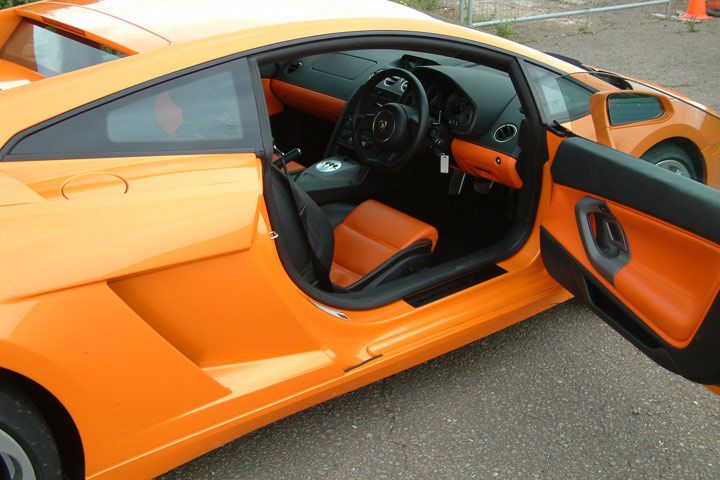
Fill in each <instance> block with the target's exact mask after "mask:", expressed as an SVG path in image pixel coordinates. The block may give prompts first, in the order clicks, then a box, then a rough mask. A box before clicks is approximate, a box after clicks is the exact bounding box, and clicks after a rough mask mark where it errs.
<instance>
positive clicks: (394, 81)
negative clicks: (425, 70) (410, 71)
mask: <svg viewBox="0 0 720 480" xmlns="http://www.w3.org/2000/svg"><path fill="white" fill-rule="evenodd" d="M400 80H402V77H398V76H397V75H393V76H392V77H388V78H386V79H385V81H384V82H383V83H384V84H385V86H386V87H394V86H395V85H397V83H398V82H399V81H400Z"/></svg>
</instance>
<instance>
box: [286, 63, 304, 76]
mask: <svg viewBox="0 0 720 480" xmlns="http://www.w3.org/2000/svg"><path fill="white" fill-rule="evenodd" d="M300 67H302V62H301V61H300V60H295V61H294V62H290V65H288V66H287V68H286V69H285V73H287V74H288V75H290V74H291V73H295V72H297V71H298V70H300Z"/></svg>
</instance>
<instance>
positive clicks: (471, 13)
mask: <svg viewBox="0 0 720 480" xmlns="http://www.w3.org/2000/svg"><path fill="white" fill-rule="evenodd" d="M404 3H409V4H412V3H418V4H426V6H431V5H432V7H433V8H432V10H435V11H436V13H439V14H440V15H443V16H446V17H448V18H453V19H454V20H458V21H460V23H464V24H466V25H471V26H473V27H485V26H490V25H498V24H501V23H517V22H527V21H532V20H548V19H553V18H562V17H571V16H576V15H590V14H593V13H604V12H613V11H618V10H627V9H630V8H642V7H655V8H656V9H660V10H661V11H662V13H664V14H666V15H669V14H670V9H671V7H672V3H673V0H424V1H419V2H404Z"/></svg>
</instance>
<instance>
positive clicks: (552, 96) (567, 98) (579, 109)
mask: <svg viewBox="0 0 720 480" xmlns="http://www.w3.org/2000/svg"><path fill="white" fill-rule="evenodd" d="M528 68H529V72H530V75H531V77H533V78H531V80H532V81H533V82H534V83H535V84H536V85H537V86H538V87H539V90H540V91H539V94H540V103H541V104H542V107H543V110H545V113H546V115H547V117H548V119H549V120H550V121H552V120H556V121H558V122H566V121H568V120H574V119H577V118H580V117H583V116H585V115H587V114H588V113H590V108H589V106H590V97H591V96H592V94H593V93H595V91H594V90H593V89H592V88H590V87H589V86H587V85H584V84H582V83H580V82H578V81H576V80H575V79H574V78H572V77H570V76H567V75H566V76H562V75H558V74H557V73H554V72H551V71H550V70H547V69H545V68H542V67H538V66H536V65H528Z"/></svg>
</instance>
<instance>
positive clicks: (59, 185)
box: [0, 0, 718, 479]
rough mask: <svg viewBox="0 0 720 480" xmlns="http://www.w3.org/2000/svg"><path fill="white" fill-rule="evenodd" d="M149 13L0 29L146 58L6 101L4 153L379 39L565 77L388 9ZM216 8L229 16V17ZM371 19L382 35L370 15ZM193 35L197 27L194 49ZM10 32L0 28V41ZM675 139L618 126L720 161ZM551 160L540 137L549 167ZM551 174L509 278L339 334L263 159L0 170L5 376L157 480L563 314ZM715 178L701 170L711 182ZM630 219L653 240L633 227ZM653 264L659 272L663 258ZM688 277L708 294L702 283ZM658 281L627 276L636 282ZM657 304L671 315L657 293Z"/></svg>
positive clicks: (680, 325) (686, 333) (49, 83)
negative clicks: (342, 38)
mask: <svg viewBox="0 0 720 480" xmlns="http://www.w3.org/2000/svg"><path fill="white" fill-rule="evenodd" d="M147 3H148V2H142V6H143V8H139V7H138V5H140V4H141V2H136V1H134V0H133V1H131V0H123V1H120V0H105V1H97V0H92V1H90V0H76V1H70V2H63V4H60V3H53V4H50V3H43V4H38V5H31V6H28V7H19V8H17V9H11V10H8V11H3V12H0V19H2V18H6V17H7V16H12V15H15V16H16V17H17V12H20V14H25V15H28V16H31V17H32V16H33V15H35V17H33V18H36V19H38V20H42V16H40V15H41V14H42V15H45V16H48V17H49V18H52V19H55V20H57V21H61V22H64V23H66V24H67V25H69V26H71V27H74V28H80V29H84V28H86V29H87V31H88V32H90V33H92V35H94V38H95V39H97V40H98V41H103V42H105V44H108V45H109V46H110V44H113V45H117V46H118V48H119V47H122V50H123V51H126V52H128V53H132V52H141V54H139V55H129V56H127V57H125V58H122V59H118V60H113V61H112V62H108V63H106V64H102V65H96V66H93V67H90V68H87V69H84V70H80V71H75V72H71V73H67V74H63V75H59V76H56V77H52V78H47V79H42V80H41V81H32V82H30V83H26V84H24V85H22V86H17V87H15V88H12V89H9V90H6V91H3V92H2V93H0V118H5V119H7V118H12V121H11V122H10V121H3V122H0V144H2V145H6V148H5V150H7V146H8V145H11V144H12V141H13V139H14V138H15V137H16V136H17V135H18V134H19V133H21V132H24V131H26V130H27V129H31V128H35V127H36V126H38V125H39V124H42V123H43V122H46V121H48V120H52V119H54V118H55V117H57V116H59V115H63V114H65V113H66V112H71V111H73V110H75V109H78V108H82V107H83V106H85V105H88V104H91V103H92V102H95V101H97V100H99V99H103V98H107V97H110V96H112V95H117V94H118V92H124V91H126V90H127V89H132V88H135V87H137V86H144V85H151V84H153V83H154V82H157V81H158V79H163V78H164V77H165V76H167V75H173V74H176V72H181V71H183V70H184V69H189V68H193V67H196V66H198V65H202V64H205V63H208V62H213V61H216V60H217V59H223V58H226V57H229V56H232V55H237V54H238V53H241V52H246V51H252V50H253V49H258V48H267V47H268V46H273V45H281V44H284V43H288V42H296V41H298V39H308V38H313V39H319V38H329V37H337V36H338V35H339V34H341V33H350V34H353V35H367V36H372V35H377V33H378V32H386V33H387V32H390V34H392V35H413V36H424V37H433V36H435V37H443V38H456V39H457V41H460V42H476V43H477V44H482V45H485V46H486V47H487V48H490V49H498V50H502V51H506V52H511V53H512V54H513V55H517V56H520V57H522V58H525V59H529V60H530V61H533V62H537V63H540V64H543V65H547V66H548V67H550V68H552V69H555V70H556V71H558V72H561V73H562V72H565V73H571V72H574V71H575V70H576V67H575V66H573V65H570V64H567V63H565V62H563V61H561V60H558V59H556V58H554V57H551V56H548V55H545V54H542V53H540V52H537V51H535V50H532V49H530V48H527V47H523V46H519V45H517V44H515V43H512V42H510V41H507V40H504V39H500V38H497V37H494V36H491V35H487V34H484V33H480V32H477V31H474V30H471V29H468V28H465V27H461V26H455V25H450V24H447V23H443V22H440V21H437V20H434V19H430V18H429V17H426V16H424V15H421V14H415V13H410V11H409V10H407V9H404V8H402V7H399V6H397V5H394V4H393V6H389V5H391V4H387V5H388V6H387V9H388V10H387V11H385V10H373V9H374V8H375V6H376V5H377V4H376V2H372V3H370V2H368V4H362V3H359V2H354V3H353V4H352V5H353V7H352V8H348V6H349V5H351V4H350V3H349V2H337V6H335V5H333V7H332V8H330V9H328V10H327V12H326V13H327V15H326V18H323V19H318V18H320V17H318V16H317V14H316V13H317V8H311V7H310V6H309V5H306V4H305V3H303V4H302V6H300V4H297V2H289V1H283V2H276V3H277V5H278V6H279V7H282V8H278V9H275V8H268V6H267V5H266V3H267V2H244V3H243V4H242V6H241V7H238V6H237V5H238V3H239V2H223V1H220V0H218V1H213V2H207V3H205V2H204V3H203V8H205V7H207V8H208V10H207V11H202V9H198V8H196V6H197V2H179V1H176V2H170V1H169V0H163V1H162V2H160V1H158V2H153V3H152V5H150V4H147ZM146 4H147V5H146ZM315 4H316V2H312V5H315ZM230 5H232V6H233V8H230V7H229V6H230ZM383 5H385V4H384V3H383ZM174 6H182V8H181V9H179V10H178V15H177V17H173V16H172V15H165V13H166V12H167V11H168V10H170V9H171V7H174ZM323 6H326V4H325V3H323ZM146 7H147V8H146ZM213 8H215V9H220V8H227V9H228V10H227V11H229V12H230V13H231V14H229V15H227V16H225V17H222V18H219V16H218V13H217V10H213ZM285 8H287V10H285ZM305 10H307V11H305ZM225 11H226V10H223V12H225ZM32 12H34V13H32ZM98 15H100V16H98ZM381 15H382V16H385V17H386V18H373V17H375V16H381ZM106 17H108V18H109V17H112V18H116V19H117V22H115V21H107V22H106V21H105V18H106ZM18 18H19V17H18ZM101 18H102V19H103V20H100V19H101ZM289 19H292V21H290V20H289ZM16 20H17V19H16ZM205 20H208V21H205ZM210 20H212V21H210ZM83 22H85V23H83ZM118 22H119V23H118ZM188 22H194V23H193V24H202V25H203V27H202V28H198V29H196V30H192V29H189V27H188ZM2 25H3V27H2V28H5V27H4V26H5V25H6V24H5V23H2ZM10 30H11V29H4V30H3V29H0V38H5V37H6V36H7V35H8V34H9V33H10ZM140 32H143V33H140ZM114 34H118V36H117V37H114V36H113V35H114ZM211 34H212V35H211ZM88 38H90V37H88ZM163 39H167V40H163ZM191 40H192V41H191ZM168 43H170V45H167V44H168ZM3 75H6V76H7V81H23V82H24V81H27V80H40V79H38V78H30V77H32V75H31V74H28V72H24V71H21V70H18V69H16V67H15V66H8V65H6V66H4V67H3V66H2V64H0V79H5V78H6V77H5V76H3ZM275 83H276V82H273V81H269V80H268V81H265V82H263V87H264V90H265V92H266V93H267V92H270V93H273V94H274V95H273V96H272V97H270V96H268V97H269V98H268V99H267V100H268V111H269V113H271V114H272V113H273V112H279V111H280V110H282V109H283V108H284V107H285V104H288V105H292V102H293V101H294V102H295V105H293V106H295V107H299V108H303V107H302V105H305V107H304V108H305V109H307V110H310V111H311V112H312V113H314V114H315V115H317V116H319V117H325V118H330V119H334V118H336V116H337V115H339V113H340V111H341V110H342V108H343V107H344V99H337V98H334V97H333V98H330V99H328V98H326V97H324V96H322V95H323V94H322V92H313V91H307V92H302V93H298V92H299V91H298V90H297V89H293V88H292V87H290V88H288V87H280V88H279V89H278V88H277V85H275ZM289 91H291V93H288V92H289ZM290 98H292V99H294V100H292V99H290ZM289 99H290V100H289ZM588 122H589V123H588ZM669 125H670V127H668V128H666V129H665V130H662V129H660V128H658V126H657V125H645V126H638V127H633V128H634V130H633V128H627V129H622V130H621V129H614V130H613V134H612V135H613V137H612V141H613V142H614V143H615V145H616V146H617V147H618V148H620V147H621V148H624V149H627V150H628V151H629V152H630V153H633V154H635V155H638V154H641V153H642V152H641V150H642V149H643V148H645V147H646V142H645V141H644V139H643V138H642V137H644V136H652V135H655V133H654V132H656V131H662V132H664V133H662V134H658V135H655V136H654V137H653V138H656V139H658V141H659V140H660V139H662V138H669V137H666V135H673V136H674V135H678V134H680V133H682V134H683V135H684V134H685V133H684V132H685V131H688V132H689V133H687V135H691V137H690V138H693V139H696V140H697V142H698V145H699V146H700V147H701V149H702V151H703V154H704V155H706V158H714V159H715V161H717V160H718V148H717V145H716V144H713V143H712V139H713V138H715V139H717V136H715V137H713V135H716V133H713V132H716V130H708V128H711V129H713V128H716V127H715V126H710V127H708V126H707V125H706V123H705V121H704V120H702V119H700V117H699V116H694V114H691V113H686V112H685V110H684V109H683V106H682V105H679V104H678V105H677V106H676V107H675V113H674V115H673V118H672V121H671V122H670V123H669ZM571 128H576V129H579V131H582V132H584V133H585V134H587V135H588V136H589V137H592V136H593V135H594V132H595V130H594V126H593V124H592V118H590V117H589V116H588V117H585V118H583V119H579V120H576V121H574V122H573V123H572V125H571ZM679 132H680V133H679ZM708 132H709V133H708ZM692 135H694V136H692ZM562 141H563V137H562V136H561V135H559V134H556V133H552V132H549V133H548V137H547V143H548V150H549V151H548V154H549V158H551V159H552V158H553V157H554V156H555V152H556V151H557V149H558V146H559V145H560V144H561V142H562ZM638 152H640V153H638ZM551 165H552V162H548V163H546V164H545V165H543V167H542V168H543V179H542V187H541V193H540V197H539V199H538V207H537V215H536V218H535V220H534V225H533V228H532V231H531V234H530V236H529V238H528V239H527V240H526V242H525V243H524V245H523V246H522V247H521V248H520V249H519V250H518V251H517V252H516V253H515V254H514V255H512V256H511V257H510V258H508V259H506V260H504V261H502V262H500V264H499V266H500V267H502V268H503V269H505V270H506V271H507V273H506V274H504V275H501V276H499V277H496V278H494V279H492V280H489V281H487V282H484V283H481V284H478V285H475V286H473V287H470V288H467V289H465V290H463V291H461V292H458V293H455V294H453V295H450V296H447V297H445V298H442V299H440V300H437V301H435V302H432V303H430V304H427V305H424V306H422V307H419V308H413V307H411V306H410V305H409V304H408V303H406V302H404V301H402V300H399V301H395V302H393V303H390V304H388V305H385V306H383V307H380V308H376V309H371V310H358V311H343V312H341V313H343V314H344V316H345V317H346V318H345V319H343V318H339V317H338V316H336V315H333V314H332V312H333V311H334V309H333V308H331V307H328V306H325V305H321V304H318V303H317V302H316V301H315V300H314V299H312V298H310V297H309V296H308V295H307V294H305V293H304V292H303V291H302V290H301V289H300V288H299V287H298V286H297V285H296V284H295V283H294V282H293V281H292V280H291V279H290V277H289V276H288V275H287V273H286V272H285V270H284V268H283V265H282V263H281V261H280V258H279V256H278V251H277V248H276V246H275V243H274V240H273V238H274V235H275V232H272V227H271V225H270V220H269V216H268V213H267V208H266V203H265V202H266V199H265V198H264V197H263V184H262V176H261V170H262V165H261V159H259V158H257V157H256V154H255V153H222V154H203V155H199V154H192V155H182V154H177V155H163V156H136V157H123V158H95V159H92V158H91V159H72V158H70V159H64V160H33V161H18V162H2V163H0V236H1V237H2V244H3V246H2V248H1V249H0V278H3V279H11V281H7V280H6V281H4V282H2V283H0V365H2V367H3V368H5V369H8V370H11V371H13V372H16V373H17V374H19V375H22V376H24V377H26V378H28V379H30V380H32V381H34V382H36V383H38V384H39V385H42V386H43V387H44V388H46V389H47V390H48V391H49V392H50V393H51V394H53V395H54V396H55V397H56V398H57V399H58V400H59V401H60V402H61V403H62V405H64V406H65V408H66V409H67V410H68V412H69V414H70V415H71V417H72V418H73V420H74V422H75V424H76V426H77V428H78V430H79V432H80V435H81V439H82V443H83V448H84V453H85V460H86V474H87V477H88V478H94V479H116V478H117V479H125V478H150V477H153V476H155V475H158V474H160V473H162V472H164V471H167V470H168V469H170V468H172V467H174V466H177V465H178V464H180V463H182V462H184V461H187V460H190V459H192V458H194V457H196V456H198V455H200V454H202V453H204V452H207V451H209V450H211V449H213V448H215V447H218V446H220V445H221V444H223V443H225V442H227V441H230V440H232V439H233V438H235V437H237V436H238V435H241V434H244V433H247V432H249V431H252V430H254V429H256V428H259V427H260V426H263V425H266V424H267V423H269V422H272V421H274V420H277V419H279V418H282V417H284V416H286V415H289V414H291V413H293V412H296V411H299V410H302V409H304V408H307V407H309V406H311V405H314V404H316V403H319V402H321V401H323V400H327V399H329V398H332V397H335V396H337V395H340V394H342V393H345V392H347V391H350V390H353V389H355V388H358V387H360V386H363V385H366V384H368V383H371V382H373V381H375V380H378V379H380V378H383V377H386V376H388V375H391V374H393V373H396V372H398V371H400V370H403V369H406V368H409V367H411V366H413V365H416V364H418V363H420V362H422V361H425V360H428V359H430V358H433V357H435V356H437V355H440V354H442V353H445V352H447V351H450V350H452V349H455V348H458V347H460V346H462V345H465V344H467V343H470V342H472V341H475V340H477V339H479V338H482V337H484V336H486V335H489V334H491V333H493V332H496V331H498V330H501V329H503V328H505V327H507V326H509V325H512V324H513V323H516V322H519V321H521V320H523V319H525V318H527V317H529V316H531V315H533V314H535V313H538V312H541V311H543V310H545V309H547V308H550V307H551V306H553V305H556V304H558V303H560V302H562V301H565V300H567V299H569V298H570V296H571V295H570V293H569V292H568V291H567V290H565V289H564V288H562V287H561V286H560V285H559V284H558V282H557V281H555V280H554V279H552V278H551V277H550V276H549V275H548V273H547V271H546V270H545V267H544V265H543V261H542V258H541V256H540V234H539V227H540V225H541V222H542V221H546V222H548V225H550V226H551V228H555V227H552V225H555V223H557V226H556V228H557V229H560V230H563V231H564V230H567V229H569V228H570V227H567V225H565V223H563V222H565V219H563V218H555V217H554V215H555V214H554V212H555V210H556V208H557V202H562V201H563V199H564V198H565V197H564V196H563V195H565V194H567V195H570V194H571V193H572V194H573V195H574V194H575V193H574V192H569V193H568V192H564V193H563V190H560V189H555V190H553V183H552V175H551V171H550V168H551ZM717 175H718V173H717V170H710V169H708V179H717ZM516 180H517V179H515V177H512V178H511V181H516ZM713 181H714V180H713ZM554 192H560V193H558V194H557V196H556V197H554V196H553V195H554ZM573 198H574V197H573ZM623 213H624V214H625V215H626V216H627V218H628V222H630V221H637V223H638V224H639V225H640V226H638V227H637V228H638V230H640V229H641V228H643V227H642V218H638V217H637V216H636V215H635V214H634V212H624V211H623ZM554 222H555V223H554ZM653 228H657V229H658V230H662V232H663V234H665V233H667V235H668V236H669V237H672V238H674V236H679V237H680V238H681V240H679V242H681V243H684V242H685V241H686V240H687V239H686V238H685V237H684V236H683V234H682V232H680V233H678V232H676V231H674V230H673V229H672V228H671V227H668V228H669V229H670V230H671V231H670V233H668V232H667V231H666V230H665V229H664V228H665V227H664V226H653ZM49 232H50V233H49ZM633 235H635V233H634V234H633ZM688 241H689V242H691V244H692V245H693V249H692V250H688V252H687V255H688V261H696V260H697V257H698V256H702V255H705V254H708V252H709V254H712V255H713V258H715V257H714V256H715V255H716V253H717V252H716V249H714V247H712V246H708V245H706V244H705V243H703V242H702V241H699V240H698V241H696V239H694V238H692V239H690V240H688ZM653 253H656V252H654V250H652V248H649V249H648V254H653ZM580 258H581V257H580ZM653 265H655V266H657V269H658V270H659V271H661V272H662V273H666V269H667V265H666V264H665V263H663V262H662V261H658V262H657V263H655V264H653ZM688 272H689V273H696V274H698V275H701V276H702V277H701V278H702V279H706V276H705V275H704V272H702V271H700V272H695V271H694V270H693V271H692V272H690V271H688ZM653 273H655V272H652V271H651V272H649V273H647V272H643V271H639V270H635V271H630V272H629V273H628V274H627V275H631V274H634V275H635V277H636V278H637V277H639V278H641V279H642V280H643V281H645V282H646V283H647V278H648V276H650V277H651V276H652V274H653ZM643 274H645V276H643ZM628 278H629V277H628ZM635 281H636V280H635ZM631 283H632V282H631ZM655 285H656V286H657V284H655ZM713 285H714V284H713ZM708 288H709V287H708ZM708 291H709V290H707V291H699V293H698V291H693V292H688V295H686V297H687V299H688V302H689V304H690V306H691V307H692V308H693V311H694V312H695V313H697V314H700V313H701V312H702V311H703V310H704V309H706V308H707V298H708V295H709V294H708ZM641 293H642V292H641ZM655 293H657V295H659V296H662V294H663V290H662V287H657V289H656V292H655ZM693 295H695V296H693ZM655 308H656V306H655V305H644V306H643V308H642V309H641V310H640V311H638V314H639V315H645V316H647V317H655V316H657V312H656V311H655V310H654V309H655ZM669 312H671V310H670V309H668V310H667V312H660V316H659V320H660V321H659V322H657V324H656V325H655V326H656V327H657V328H658V332H660V333H662V332H665V333H667V335H668V338H669V339H670V340H674V341H676V343H677V344H678V345H680V344H682V342H684V341H686V340H687V338H689V337H692V335H693V334H694V332H695V331H696V330H697V328H698V324H697V323H693V321H692V318H689V317H688V318H684V317H683V319H675V318H671V317H669V316H667V315H665V313H669ZM693 318H694V317H693ZM680 320H682V321H680Z"/></svg>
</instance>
